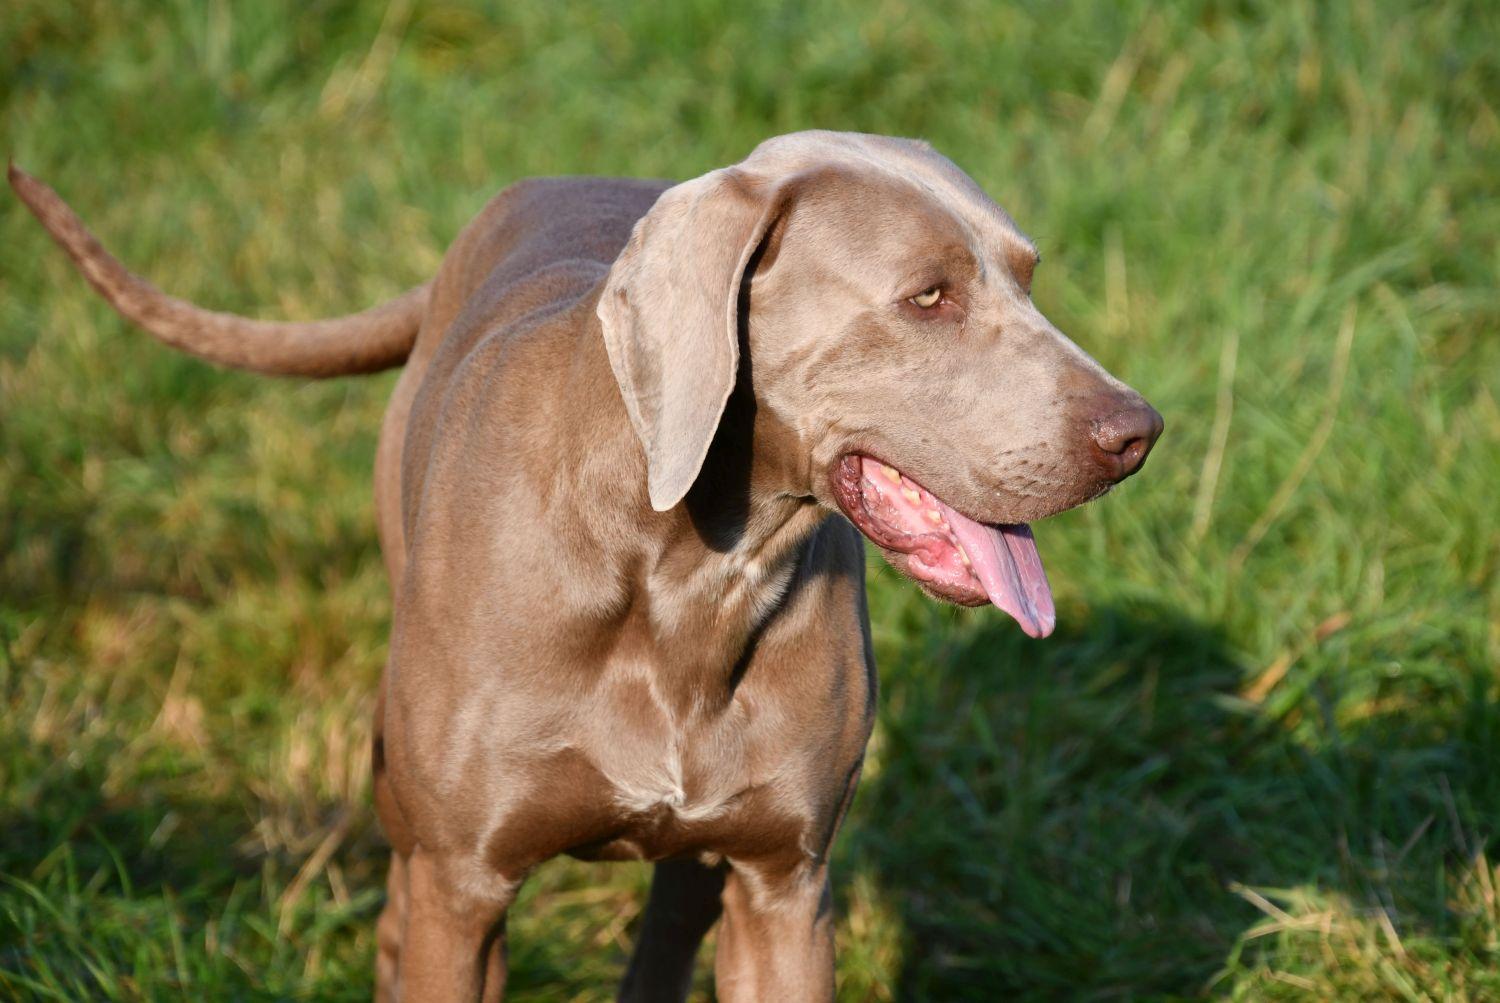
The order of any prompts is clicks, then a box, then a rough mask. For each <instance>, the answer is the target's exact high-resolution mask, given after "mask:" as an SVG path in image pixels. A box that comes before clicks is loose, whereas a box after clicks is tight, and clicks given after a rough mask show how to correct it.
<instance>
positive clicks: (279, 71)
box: [0, 0, 1500, 1001]
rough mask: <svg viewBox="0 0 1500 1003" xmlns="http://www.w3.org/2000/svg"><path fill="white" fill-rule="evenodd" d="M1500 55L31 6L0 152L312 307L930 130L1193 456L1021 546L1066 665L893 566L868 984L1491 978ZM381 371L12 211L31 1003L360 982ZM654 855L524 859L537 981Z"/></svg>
mask: <svg viewBox="0 0 1500 1003" xmlns="http://www.w3.org/2000/svg"><path fill="white" fill-rule="evenodd" d="M1497 39H1500V5H1495V4H1491V3H1482V2H1477V0H1476V2H1473V3H1469V4H1446V5H1445V4H1433V5H1407V4H1401V3H1396V2H1390V3H1382V2H1373V0H1353V2H1350V3H1346V4H1326V5H1323V4H1311V3H1307V4H1302V3H1290V2H1288V3H1271V2H1252V0H1246V2H1227V0H1226V2H1190V3H1183V4H1172V5H1163V4H1150V3H1145V2H1136V0H1131V2H1124V3H1119V4H1099V5H1094V4H1087V3H1067V4H1045V3H1041V2H1034V3H1022V4H1016V5H1011V6H1000V5H993V4H986V3H980V2H976V0H969V2H937V3H928V4H923V3H917V2H915V0H876V2H874V3H868V4H855V3H839V2H832V0H814V2H809V3H806V4H795V3H786V2H782V3H776V2H769V0H745V2H741V3H729V2H725V0H684V2H681V3H662V4H631V3H623V2H622V3H619V4H614V5H610V4H598V3H584V4H569V5H561V4H551V3H544V2H540V0H527V2H524V3H508V4H498V3H497V4H494V5H490V6H481V5H479V4H478V3H467V2H460V0H391V2H390V3H388V4H385V3H353V2H346V0H303V2H292V0H265V2H261V3H255V4H230V3H229V2H227V0H165V2H148V0H110V2H103V0H82V2H75V3H66V4H65V3H55V2H45V0H10V2H9V3H7V4H6V5H5V7H4V10H3V12H0V139H3V142H0V154H7V155H10V156H13V157H14V158H15V159H16V161H17V163H19V164H22V165H23V166H25V167H26V168H27V169H29V170H31V171H33V172H34V173H36V174H38V175H40V176H42V177H43V178H45V179H47V180H48V181H50V182H51V183H52V184H54V185H55V186H56V187H57V188H58V189H59V190H60V191H61V192H62V193H63V194H64V196H65V197H67V198H69V199H70V200H71V201H72V202H73V203H74V205H75V206H76V207H78V209H79V210H80V212H81V213H82V214H83V215H84V216H85V217H86V218H88V219H89V220H90V222H91V223H92V224H93V225H94V226H95V228H96V229H97V231H98V232H99V233H100V234H101V235H102V237H103V238H104V239H105V241H106V242H107V243H108V244H110V245H111V246H112V247H113V249H114V250H116V251H117V252H118V253H119V254H120V255H121V256H122V257H123V258H124V259H125V260H126V261H127V263H130V264H131V265H132V266H134V267H135V268H136V269H137V270H139V271H141V272H143V273H145V274H147V275H149V276H150V277H152V278H153V279H154V280H156V281H157V282H158V283H159V284H161V285H162V286H164V287H165V288H166V289H168V290H169V291H171V292H174V293H176V294H178V295H182V296H187V297H190V298H192V299H195V300H197V301H199V302H202V303H204V304H206V305H210V306H213V307H216V308H220V309H229V310H237V311H242V312H249V313H253V314H258V315H261V316H286V317H295V318H306V317H315V316H320V315H325V314H330V313H337V312H345V311H348V310H352V309H355V308H359V307H362V306H364V305H366V304H368V303H371V302H375V301H377V300H380V299H383V298H385V297H388V296H390V295H392V294H393V293H395V292H396V291H398V290H400V289H402V288H404V287H406V286H407V285H410V284H412V283H415V282H417V281H421V280H422V279H424V278H426V277H427V276H429V275H431V274H432V272H433V271H434V269H435V268H436V266H437V264H438V261H439V259H440V256H441V254H442V252H443V250H444V248H445V247H446V245H447V243H448V241H449V240H450V239H451V238H452V237H453V235H454V234H455V233H456V232H457V230H458V228H459V227H460V226H461V225H462V224H463V223H464V222H465V221H466V219H467V218H468V217H469V216H470V215H471V214H472V213H473V212H474V211H475V210H476V209H477V208H478V207H479V206H480V205H481V204H482V203H483V202H484V200H485V199H487V198H488V197H489V195H490V194H492V193H493V191H495V190H496V189H497V188H498V187H500V186H502V185H504V184H505V183H507V182H509V181H511V180H513V179H516V178H519V177H523V176H526V175H533V174H557V173H599V174H632V175H649V176H667V177H689V176H692V175H695V174H697V173H700V172H702V171H704V170H707V169H710V168H712V167H715V166H719V165H722V164H725V163H728V162H731V161H733V160H736V159H738V158H740V157H741V156H743V155H744V154H745V153H746V152H748V151H749V149H750V148H751V147H752V146H753V145H754V144H755V143H756V142H757V141H758V140H759V139H761V138H763V137H765V136H768V135H772V134H776V133H780V132H785V131H790V130H793V129H797V128H804V127H811V126H819V127H831V128H840V129H859V130H866V131H876V132H888V133H896V134H903V135H916V136H922V137H925V138H927V139H929V140H931V141H932V142H933V143H934V144H935V145H936V146H937V147H938V148H939V149H940V150H942V151H944V152H945V153H947V154H948V155H950V156H952V157H953V158H954V159H955V160H957V161H958V163H959V164H961V165H962V166H964V167H965V168H966V169H967V170H969V171H970V173H972V174H973V175H974V177H975V178H976V179H978V181H979V182H980V183H981V184H982V185H984V186H985V187H986V188H987V189H988V190H989V191H990V192H991V193H992V194H993V195H994V196H995V197H996V198H997V199H998V200H999V201H1000V202H1001V203H1002V204H1003V205H1005V206H1006V207H1007V209H1009V211H1010V212H1011V214H1012V215H1013V216H1014V217H1015V218H1016V219H1017V220H1018V221H1019V222H1020V224H1021V226H1022V227H1023V228H1025V229H1026V230H1027V231H1028V232H1029V233H1031V234H1032V235H1033V236H1034V237H1035V238H1036V240H1037V242H1038V244H1039V245H1040V247H1041V249H1042V252H1043V256H1044V263H1043V265H1042V267H1041V268H1040V269H1039V271H1038V273H1037V282H1036V291H1035V298H1036V300H1037V303H1038V305H1039V306H1040V307H1041V308H1042V309H1043V311H1044V312H1046V313H1047V314H1048V315H1049V316H1050V317H1051V318H1052V319H1053V321H1054V322H1056V323H1057V324H1058V326H1059V327H1061V328H1062V329H1063V330H1064V331H1067V332H1069V333H1070V334H1071V335H1072V336H1073V337H1074V338H1075V340H1077V341H1079V342H1080V343H1081V344H1082V345H1083V346H1084V347H1085V348H1087V349H1088V350H1089V351H1090V352H1092V353H1093V354H1094V355H1096V356H1097V357H1098V358H1099V359H1100V360H1101V361H1102V362H1104V363H1105V364H1106V365H1107V366H1109V367H1110V368H1111V369H1112V370H1113V371H1114V372H1115V373H1117V374H1118V375H1120V376H1121V377H1122V378H1124V379H1126V380H1127V381H1129V382H1130V383H1132V384H1133V385H1134V386H1136V387H1138V388H1139V389H1141V390H1142V391H1143V392H1144V393H1145V394H1146V395H1147V396H1148V397H1149V398H1150V399H1151V400H1152V402H1153V403H1154V404H1155V405H1156V406H1157V407H1158V408H1159V409H1160V410H1161V411H1162V413H1163V414H1164V415H1165V416H1166V422H1167V432H1166V435H1165V436H1164V438H1163V439H1162V441H1161V443H1160V444H1159V446H1158V448H1157V451H1156V453H1155V455H1153V457H1152V459H1151V461H1150V463H1149V464H1148V465H1147V467H1146V470H1145V472H1144V473H1143V474H1142V475H1141V476H1140V477H1138V478H1135V479H1133V480H1132V481H1130V482H1129V483H1127V484H1125V485H1124V486H1123V487H1122V488H1121V489H1120V490H1118V491H1116V492H1115V493H1113V494H1112V495H1110V496H1109V497H1108V498H1106V499H1104V500H1102V501H1100V502H1098V503H1095V504H1092V505H1089V506H1086V507H1085V508H1083V509H1081V510H1078V511H1074V512H1071V513H1068V514H1065V515H1062V516H1059V517H1057V518H1055V519H1052V520H1049V521H1047V522H1045V523H1042V524H1041V525H1039V526H1038V528H1037V537H1038V540H1039V542H1040V545H1041V548H1042V551H1043V554H1044V557H1045V559H1046V561H1047V563H1048V568H1049V571H1050V575H1051V578H1052V581H1053V584H1054V587H1055V589H1056V591H1057V596H1058V606H1059V621H1060V627H1059V632H1058V634H1057V635H1056V636H1055V637H1053V638H1052V639H1050V640H1049V641H1046V642H1040V643H1038V642H1031V641H1028V640H1027V639H1026V638H1025V637H1023V636H1022V635H1021V633H1020V631H1019V630H1017V629H1016V628H1015V626H1014V625H1013V624H1011V623H1010V622H1009V621H1008V620H1005V619H1003V618H1002V617H1001V615H1000V614H998V613H997V612H995V611H993V610H991V611H990V612H988V613H982V612H981V613H972V612H961V611H957V610H953V609H950V608H944V607H939V606H938V605H936V604H934V603H932V602H930V601H927V600H925V599H924V598H923V597H921V596H920V595H919V594H918V593H917V591H916V590H915V588H914V587H913V586H911V585H909V584H907V583H904V582H902V581H901V580H899V579H897V578H896V577H895V576H894V575H893V574H892V573H891V572H889V571H887V570H884V569H883V567H878V568H877V566H876V565H875V564H873V563H872V569H875V570H874V571H873V574H872V585H871V598H872V605H873V612H874V617H875V631H876V634H875V636H876V644H877V647H878V654H879V658H880V663H881V681H882V686H883V692H882V696H881V706H880V716H879V722H878V725H877V728H876V733H875V737H874V740H873V743H872V745H871V751H870V758H869V763H868V766H867V769H866V775H865V781H864V784H863V786H862V788H861V792H860V795H859V798H858V800H857V802H856V804H855V807H854V812H853V816H852V818H851V820H850V822H849V824H848V826H847V827H846V829H845V832H844V835H843V837H842V839H841V842H840V844H839V852H838V855H837V858H836V866H835V874H836V881H837V887H838V889H839V892H838V903H837V907H838V910H839V915H840V919H839V927H838V931H839V932H838V936H839V942H840V967H839V978H840V996H841V998H842V999H847V1000H911V1001H917V1000H993V999H1016V1000H1029V999H1035V1000H1052V999H1078V1000H1134V999H1180V998H1199V997H1205V996H1206V997H1213V998H1227V999H1237V1000H1331V999H1339V1000H1381V999H1392V1000H1486V999H1488V1000H1495V999H1500V894H1497V888H1500V869H1497V866H1496V865H1497V863H1500V520H1497V515H1500V336H1497V333H1500V237H1497V235H1500V44H1497ZM392 382H393V377H392V376H391V375H389V374H387V375H384V376H380V377H374V378H364V379H346V380H337V381H333V382H328V383H316V384H315V383H307V382H299V381H276V380H268V379H262V378H257V377H254V376H250V375H247V374H242V373H230V372H223V371H218V370H215V369H212V368H210V367H208V366H206V365H203V364H201V363H198V362H196V361H194V360H191V359H188V358H186V357H183V356H181V355H177V354H174V353H172V352H170V351H169V350H167V349H165V348H162V347H161V346H159V345H157V344H155V343H154V342H152V341H151V340H150V339H149V338H147V337H146V336H145V335H142V334H140V333H138V332H136V331H134V330H131V329H130V328H128V327H127V326H126V325H125V324H124V323H123V322H121V321H120V320H119V319H117V318H116V317H115V316H114V315H113V314H112V313H111V312H110V311H109V310H108V309H107V308H106V307H105V306H104V305H103V304H102V303H101V302H99V301H98V300H97V299H95V298H94V297H93V296H92V295H91V294H90V293H89V292H88V290H87V288H86V286H85V285H84V283H83V282H82V281H81V280H80V279H79V278H77V277H76V276H75V275H74V274H73V273H72V272H71V270H70V268H69V267H68V265H67V263H66V261H65V259H64V257H63V255H62V254H61V253H60V252H58V251H57V250H56V249H55V248H54V247H53V246H52V245H51V244H50V242H48V241H47V240H46V238H45V236H44V235H43V233H42V231H41V230H40V228H38V227H37V226H36V225H35V223H34V222H33V221H32V220H31V218H30V217H29V216H28V215H26V214H25V212H24V211H23V210H22V209H21V207H20V205H19V203H18V202H16V201H15V200H14V199H12V198H10V197H9V193H8V192H6V193H4V194H3V196H0V996H4V997H6V998H15V999H28V1000H29V999H37V1000H44V999H45V1000H50V999H56V1000H65V999H66V1000H74V999H90V1000H92V999H118V1000H166V999H189V1000H221V999H224V1000H229V999H233V1000H262V999H264V1000H272V999H288V998H295V999H310V1000H324V999H328V1000H357V999H367V998H368V997H369V993H370V989H371V964H372V951H373V921H374V917H375V915H376V913H377V911H378V909H379V906H380V903H381V900H382V896H383V879H384V867H385V854H384V849H383V843H382V839H381V836H380V833H379V830H378V827H377V825H376V823H375V820H374V815H373V811H372V809H371V806H370V790H369V768H368V763H367V758H368V750H367V742H368V734H369V719H370V713H371V704H372V694H373V691H374V687H375V683H376V680H377V679H378V676H379V671H380V666H381V663H382V659H383V653H384V645H385V636H386V631H387V628H388V625H389V618H390V605H389V600H388V594H387V587H386V583H385V581H384V577H383V572H382V569H381V567H380V563H379V557H378V553H377V549H376V544H375V533H374V525H373V517H372V510H371V503H370V495H369V471H370V466H371V457H372V453H373V449H374V444H375V435H376V430H377V424H378V421H379V416H380V413H381V409H382V407H383V404H384V400H385V398H386V396H387V395H388V393H389V391H390V388H391V385H392ZM647 878H648V873H647V871H646V870H645V869H643V868H641V867H637V866H627V865H619V866H603V865H582V864H574V863H555V864H553V865H550V866H548V867H547V868H546V869H544V870H543V871H542V872H541V873H540V874H539V875H538V876H537V877H536V878H535V879H534V880H533V881H532V882H531V883H530V884H529V885H528V886H527V890H526V892H525V894H524V896H523V899H522V902H521V905H520V907H519V908H518V910H517V911H516V913H515V915H514V918H513V921H512V926H511V929H512V932H513V938H512V940H513V948H512V967H513V972H514V975H513V986H514V989H515V998H517V999H520V1000H603V999H608V998H611V993H612V988H613V984H614V982H615V981H616V979H617V978H618V977H619V975H620V974H621V973H622V971H623V965H624V959H625V957H626V952H627V950H628V945H629V943H630V941H631V937H632V933H633V927H634V924H635V920H636V916H637V911H638V908H639V905H640V903H641V902H642V901H643V894H644V889H645V887H646V881H647ZM709 957H711V954H710V953H707V952H706V953H705V956H704V962H703V965H702V978H701V979H700V985H701V990H702V993H703V997H704V998H707V997H708V994H709V993H710V989H709V986H710V982H711V979H710V976H709V966H708V960H707V959H708V958H709Z"/></svg>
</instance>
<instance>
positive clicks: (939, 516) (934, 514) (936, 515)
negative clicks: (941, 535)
mask: <svg viewBox="0 0 1500 1003" xmlns="http://www.w3.org/2000/svg"><path fill="white" fill-rule="evenodd" d="M922 514H923V515H925V516H926V517H927V521H928V522H930V523H932V524H933V525H934V526H942V525H944V523H943V513H941V512H939V511H938V510H937V509H935V508H930V509H928V510H927V511H926V512H923V513H922Z"/></svg>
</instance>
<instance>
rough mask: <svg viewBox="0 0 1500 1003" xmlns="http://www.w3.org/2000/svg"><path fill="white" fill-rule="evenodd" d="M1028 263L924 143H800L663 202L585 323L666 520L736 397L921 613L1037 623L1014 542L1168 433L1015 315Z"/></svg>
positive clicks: (1038, 580)
mask: <svg viewBox="0 0 1500 1003" xmlns="http://www.w3.org/2000/svg"><path fill="white" fill-rule="evenodd" d="M1036 263H1037V254H1036V250H1035V248H1034V247H1033V245H1032V243H1031V241H1030V240H1028V239H1027V238H1026V237H1025V235H1023V234H1022V233H1021V232H1020V230H1019V229H1017V227H1016V225H1015V223H1014V222H1013V221H1012V220H1011V219H1010V217H1009V216H1008V215H1006V213H1005V211H1004V210H1003V209H1001V208H1000V207H999V206H998V205H996V204H995V203H994V202H993V201H992V200H991V199H990V198H989V197H988V196H987V195H985V193H984V192H983V191H982V190H981V189H980V188H979V186H978V185H977V184H975V182H974V181H973V180H972V179H970V178H969V177H968V175H966V174H964V173H963V172H962V171H961V170H959V169H958V167H956V166H955V165H954V164H953V163H952V162H951V161H949V160H947V159H946V158H945V157H943V156H941V155H940V154H938V153H936V152H935V151H933V149H932V148H931V147H929V146H928V145H927V144H925V143H920V142H916V141H912V140H902V139H890V138H886V137H882V136H866V135H858V134H846V133H828V132H811V133H797V134H793V135H790V136H782V137H779V138H777V139H773V140H769V141H767V142H766V143H763V144H761V146H760V147H758V148H757V149H756V150H755V152H754V153H752V154H751V155H750V157H748V158H747V159H746V160H745V161H743V162H742V163H740V164H738V165H736V166H734V167H729V168H725V169H723V170H719V171H714V172H712V173H710V174H707V175H704V176H703V177H701V178H697V179H695V180H692V181H688V182H685V183H683V184H680V185H678V186H676V187H674V188H672V189H670V190H668V191H667V192H666V193H664V194H663V195H662V197H661V198H660V199H659V200H658V201H657V203H656V205H655V206H654V207H653V208H652V209H651V211H650V212H649V213H648V214H647V215H646V216H645V217H644V218H643V219H642V220H641V221H640V222H639V223H638V224H637V226H636V228H635V231H634V233H633V234H632V236H631V239H630V242H629V245H628V246H627V247H626V248H625V250H624V251H623V252H622V253H621V254H620V257H619V259H618V260H617V261H616V262H615V265H614V267H613V269H612V270H611V272H610V275H609V279H608V281H607V283H606V286H605V289H604V291H603V294H602V296H601V298H600V302H599V317H600V320H601V322H602V325H603V330H604V337H605V342H606V344H607V347H608V350H609V357H610V363H611V365H612V366H613V368H614V372H615V375H616V377H617V378H618V380H619V383H620V387H621V391H622V393H623V395H624V399H625V404H626V408H627V410H628V412H629V414H630V420H631V423H632V425H633V426H634V429H635V432H636V434H637V435H638V436H639V438H640V441H641V444H642V446H643V447H644V449H645V453H646V459H647V467H648V481H649V490H650V497H651V504H652V506H653V507H654V508H656V509H658V510H659V511H665V510H667V509H670V508H672V507H673V506H675V505H676V504H678V503H679V502H680V501H681V500H682V498H683V496H684V495H685V494H686V493H687V491H688V489H689V488H690V487H691V486H692V483H693V481H694V479H695V478H696V477H697V476H698V473H699V470H700V468H701V467H702V465H703V460H704V456H705V455H706V454H707V452H708V448H709V445H710V443H711V442H712V440H713V437H714V433H715V430H716V428H717V425H718V422H719V419H720V416H721V415H722V414H723V411H724V406H725V402H726V401H727V400H728V398H729V396H730V393H731V391H732V390H733V389H734V385H735V378H736V373H737V371H738V368H739V365H740V361H741V360H740V350H741V348H740V346H741V341H742V338H743V339H744V341H745V343H746V344H747V345H748V352H749V355H750V358H751V359H752V360H753V375H754V398H755V405H756V408H757V409H758V410H763V411H764V412H765V413H767V414H769V415H770V416H772V417H774V418H775V419H776V420H777V421H778V423H779V425H780V427H781V428H783V429H785V430H786V433H787V436H788V437H789V438H790V440H791V441H792V442H793V443H794V452H795V454H796V460H795V462H794V464H793V466H794V467H795V468H796V470H797V474H796V476H795V480H797V481H798V482H799V483H798V484H797V485H795V487H794V489H795V490H798V491H800V492H801V493H804V494H806V495H808V496H811V497H813V498H815V499H817V501H818V502H820V503H822V504H823V505H826V506H828V507H829V508H833V509H837V510H840V511H842V512H843V513H844V514H845V515H847V516H848V517H849V519H850V520H851V521H852V522H853V523H854V524H855V525H856V526H857V527H859V529H860V530H861V531H862V532H863V533H864V534H865V535H866V536H867V537H869V538H870V539H871V540H873V541H874V542H875V544H876V545H877V546H879V547H880V548H881V550H882V551H883V552H884V554H885V556H886V559H887V560H888V561H889V562H890V563H891V564H892V565H894V566H895V567H896V568H898V569H899V570H901V571H903V572H905V573H906V574H907V575H909V576H910V577H912V578H913V579H915V580H916V581H917V582H918V583H919V584H920V585H921V586H922V587H923V588H924V589H925V590H926V591H928V592H929V593H931V594H932V595H934V596H937V597H939V598H942V599H947V600H950V601H952V602H957V603H963V604H966V605H978V604H982V603H986V602H993V603H994V604H995V605H997V606H999V607H1001V608H1002V609H1004V610H1005V611H1006V612H1008V613H1010V614H1011V615H1012V616H1014V617H1015V619H1016V620H1017V621H1018V622H1019V623H1020V624H1021V626H1022V628H1023V629H1025V630H1026V632H1027V633H1028V634H1031V635H1033V636H1045V635H1046V634H1048V633H1050V632H1051V630H1052V627H1053V624H1054V620H1055V616H1054V612H1053V605H1052V596H1051V591H1050V589H1049V587H1048V584H1047V578H1046V574H1045V572H1044V571H1043V569H1042V564H1041V560H1040V558H1039V557H1038V555H1037V550H1036V545H1035V543H1034V542H1033V540H1032V535H1031V530H1030V528H1029V527H1028V525H1027V524H1028V523H1030V522H1031V521H1033V520H1036V519H1041V518H1043V517H1045V516H1048V515H1052V514H1054V513H1056V512H1060V511H1062V510H1063V509H1067V508H1070V507H1072V506H1074V505H1078V504H1080V503H1082V502H1085V501H1087V500H1089V499H1091V498H1095V497H1097V496H1099V495H1101V494H1103V493H1104V492H1105V491H1108V490H1109V488H1110V487H1111V486H1112V485H1114V484H1116V483H1118V482H1119V481H1121V480H1123V479H1124V478H1125V477H1128V476H1130V474H1132V473H1134V472H1135V471H1136V470H1138V469H1139V468H1140V466H1141V464H1142V462H1143V461H1144V460H1145V458H1146V454H1147V453H1148V452H1149V451H1150V449H1151V446H1152V444H1153V443H1154V442H1155V441H1156V438H1157V436H1158V435H1159V434H1160V433H1161V428H1162V421H1161V416H1160V415H1158V414H1157V413H1156V411H1154V410H1153V409H1152V408H1151V407H1150V406H1149V405H1148V404H1147V403H1146V402H1145V401H1144V400H1143V399H1142V398H1141V396H1140V395H1139V394H1137V393H1136V392H1135V391H1134V390H1131V389H1130V388H1129V387H1127V386H1125V385H1124V384H1122V383H1121V382H1120V381H1118V380H1116V379H1115V378H1114V377H1112V376H1110V374H1109V373H1107V372H1105V370H1104V369H1103V368H1102V367H1101V366H1099V364H1098V363H1096V362H1095V361H1094V360H1093V359H1091V358H1090V357H1089V356H1088V355H1087V354H1085V353H1084V352H1083V351H1082V350H1081V349H1079V348H1078V346H1076V345H1074V344H1073V343H1072V342H1071V341H1069V340H1068V339H1067V338H1066V337H1064V336H1063V334H1062V333H1061V332H1060V331H1058V330H1057V329H1056V328H1055V327H1053V326H1052V325H1051V324H1050V323H1048V321H1047V319H1046V318H1045V317H1043V316H1042V315H1041V313H1039V312H1038V311H1037V309H1036V307H1035V306H1034V305H1033V304H1032V302H1031V296H1030V289H1031V276H1032V271H1033V269H1034V268H1035V266H1036Z"/></svg>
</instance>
